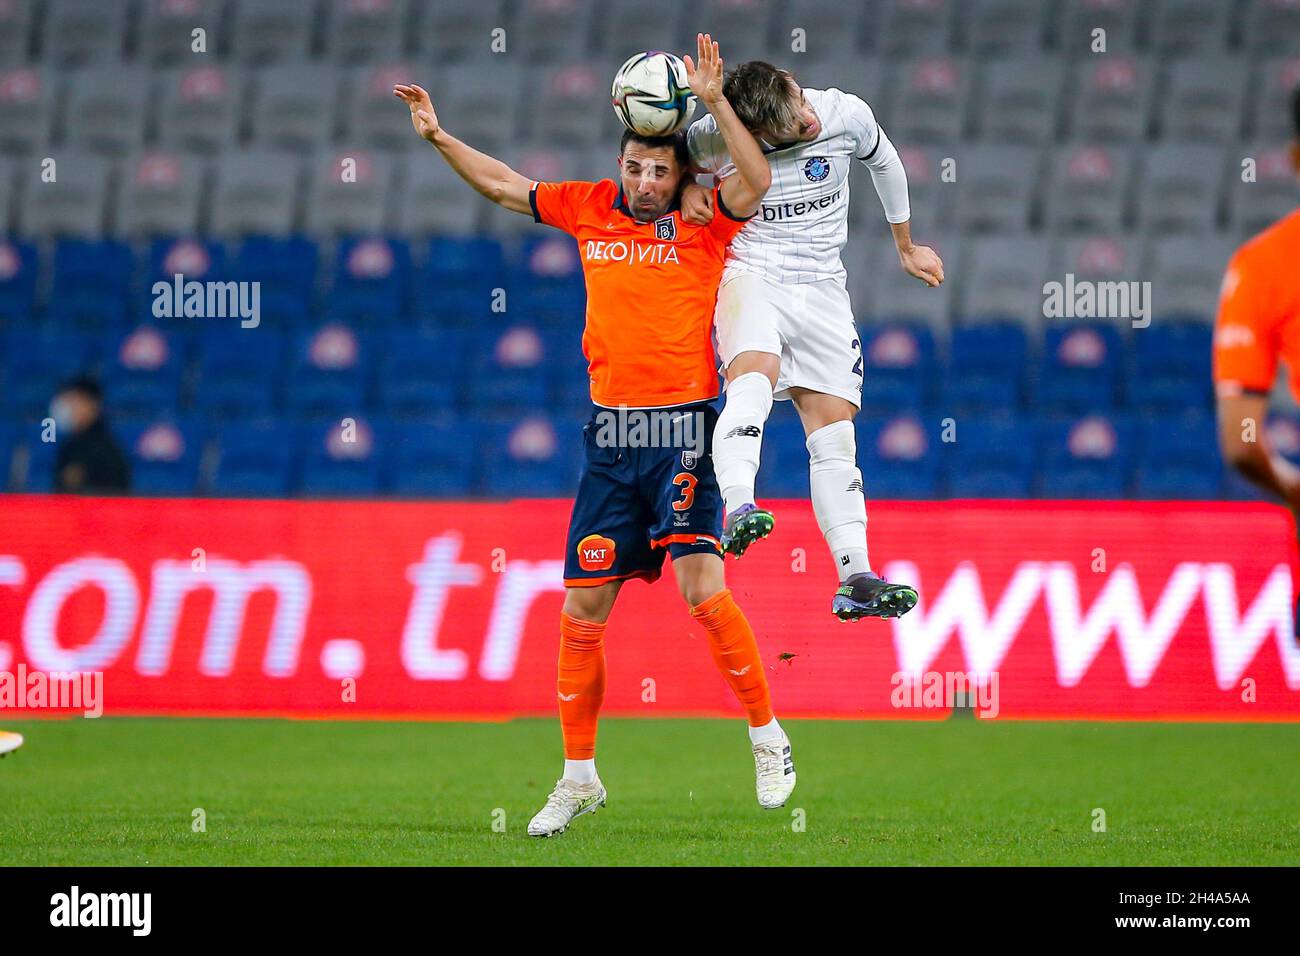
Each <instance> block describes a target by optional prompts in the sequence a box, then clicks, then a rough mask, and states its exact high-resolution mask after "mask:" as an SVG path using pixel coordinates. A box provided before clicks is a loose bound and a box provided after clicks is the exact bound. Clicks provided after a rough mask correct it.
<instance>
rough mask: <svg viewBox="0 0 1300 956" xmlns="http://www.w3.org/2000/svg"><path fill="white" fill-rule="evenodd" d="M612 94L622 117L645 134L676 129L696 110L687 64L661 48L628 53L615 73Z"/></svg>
mask: <svg viewBox="0 0 1300 956" xmlns="http://www.w3.org/2000/svg"><path fill="white" fill-rule="evenodd" d="M611 96H613V98H614V113H615V114H616V115H617V116H618V118H619V120H621V121H622V123H623V125H624V126H626V127H627V128H628V129H630V130H632V131H633V132H634V133H640V134H641V135H642V136H667V135H668V134H669V133H675V132H677V130H679V129H681V128H682V127H683V126H685V125H686V124H687V123H689V122H690V121H691V116H692V114H694V112H695V95H694V94H693V93H691V88H690V86H689V85H688V84H687V81H686V64H684V63H683V62H682V61H681V60H679V59H678V58H677V57H675V56H673V55H672V54H671V53H663V52H661V51H659V50H651V51H649V52H647V53H638V54H636V55H635V56H631V57H628V59H627V62H626V63H624V64H623V65H622V66H620V67H619V68H618V72H617V73H615V74H614V88H613V90H612V91H611Z"/></svg>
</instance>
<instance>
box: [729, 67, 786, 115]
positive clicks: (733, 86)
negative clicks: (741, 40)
mask: <svg viewBox="0 0 1300 956" xmlns="http://www.w3.org/2000/svg"><path fill="white" fill-rule="evenodd" d="M794 82H795V78H794V74H793V73H791V72H790V71H789V70H782V69H780V68H779V67H775V66H773V65H772V64H771V63H765V62H764V61H762V60H750V61H749V62H748V63H742V64H740V66H738V67H736V68H735V69H734V70H731V71H730V72H729V73H728V74H727V78H726V79H725V80H724V81H723V83H722V95H723V96H725V97H726V98H727V102H729V103H730V104H731V108H732V109H733V110H735V111H736V116H738V117H739V118H740V121H741V122H742V123H744V124H745V126H746V128H748V129H756V130H762V131H765V132H779V131H781V130H785V129H789V128H790V127H791V126H793V125H794V123H795V121H796V120H797V119H798V115H797V113H796V111H795V106H794V103H793V102H792V100H791V97H790V89H791V84H792V83H794Z"/></svg>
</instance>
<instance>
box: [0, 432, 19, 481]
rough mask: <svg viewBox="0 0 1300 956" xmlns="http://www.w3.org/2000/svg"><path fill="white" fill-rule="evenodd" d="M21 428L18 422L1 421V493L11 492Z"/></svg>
mask: <svg viewBox="0 0 1300 956" xmlns="http://www.w3.org/2000/svg"><path fill="white" fill-rule="evenodd" d="M19 435H20V432H19V428H18V424H17V423H16V422H6V421H0V491H7V490H9V483H10V479H11V478H12V476H13V460H14V452H15V451H16V450H17V448H18V444H19Z"/></svg>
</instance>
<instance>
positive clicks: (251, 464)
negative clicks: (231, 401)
mask: <svg viewBox="0 0 1300 956" xmlns="http://www.w3.org/2000/svg"><path fill="white" fill-rule="evenodd" d="M217 444H218V448H219V457H218V460H217V468H216V471H215V473H214V475H213V479H212V491H213V493H215V494H220V495H230V496H243V495H253V496H282V495H287V494H289V493H290V491H291V490H292V489H293V488H294V487H295V485H296V482H297V476H296V474H295V463H296V462H297V460H298V445H299V434H298V428H297V426H296V425H295V424H293V423H292V422H287V421H282V420H278V419H251V420H243V421H238V422H227V423H226V424H224V425H222V426H221V428H220V430H219V432H218V440H217Z"/></svg>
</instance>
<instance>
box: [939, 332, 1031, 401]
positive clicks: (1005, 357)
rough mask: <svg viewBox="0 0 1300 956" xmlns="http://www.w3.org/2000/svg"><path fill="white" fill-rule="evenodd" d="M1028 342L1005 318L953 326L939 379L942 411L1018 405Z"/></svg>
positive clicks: (1020, 399) (1023, 334)
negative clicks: (970, 324) (949, 357)
mask: <svg viewBox="0 0 1300 956" xmlns="http://www.w3.org/2000/svg"><path fill="white" fill-rule="evenodd" d="M1027 353H1028V342H1027V341H1026V339H1025V332H1024V328H1023V327H1022V326H1020V325H1016V324H1010V323H1006V322H993V323H989V324H988V325H972V326H960V327H958V328H955V329H953V332H952V340H951V359H950V361H949V363H948V369H947V371H946V372H945V373H944V374H943V375H941V376H940V380H939V408H940V409H941V410H942V411H943V412H944V413H945V414H964V413H972V412H977V413H981V414H983V413H988V412H994V413H996V412H1011V411H1012V410H1014V409H1016V408H1018V407H1019V406H1020V405H1021V401H1022V393H1023V387H1024V378H1025V374H1024V373H1025V363H1026V357H1027Z"/></svg>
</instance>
